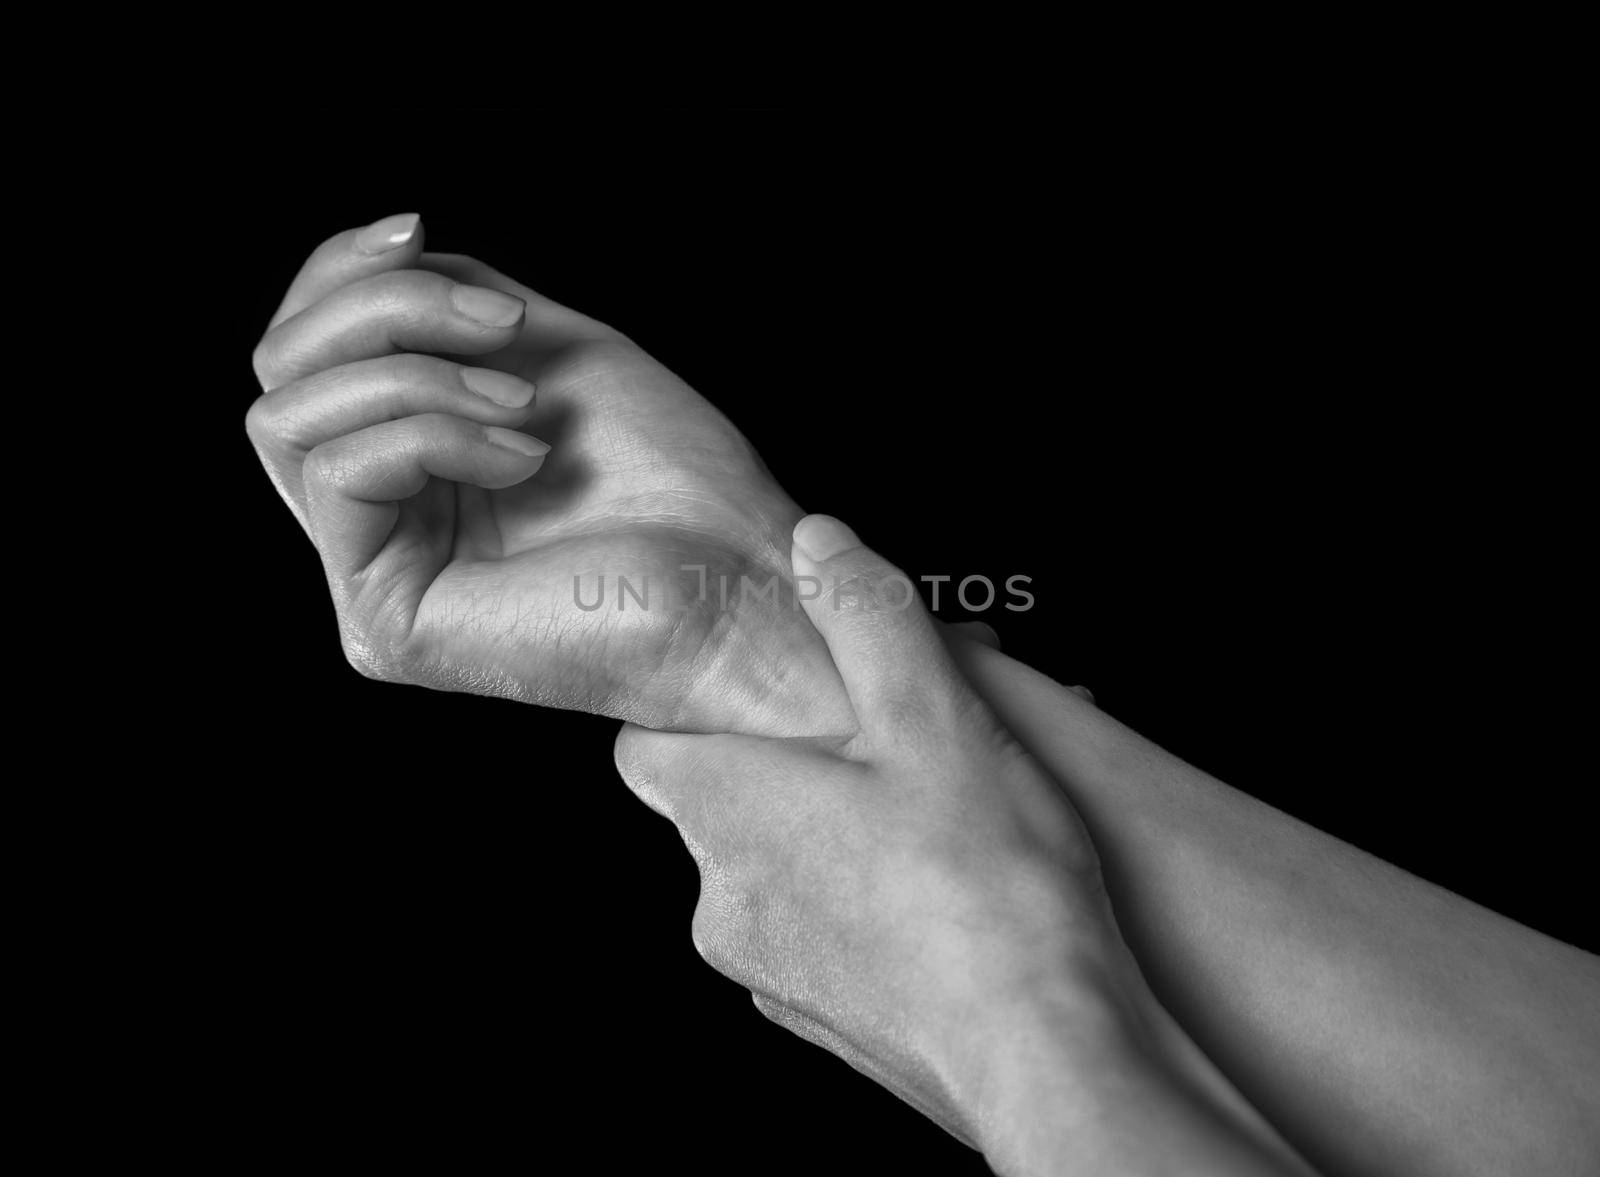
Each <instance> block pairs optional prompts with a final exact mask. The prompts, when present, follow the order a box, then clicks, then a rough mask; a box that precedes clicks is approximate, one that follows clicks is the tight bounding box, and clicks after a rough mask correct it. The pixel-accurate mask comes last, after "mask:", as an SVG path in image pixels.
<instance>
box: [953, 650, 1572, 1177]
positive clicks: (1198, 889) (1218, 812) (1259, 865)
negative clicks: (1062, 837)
mask: <svg viewBox="0 0 1600 1177" xmlns="http://www.w3.org/2000/svg"><path fill="white" fill-rule="evenodd" d="M953 649H954V651H955V653H956V656H957V658H958V661H959V662H960V663H961V665H962V668H963V671H964V672H965V673H966V674H967V676H968V677H969V678H970V680H971V681H972V682H973V683H974V685H976V686H977V688H978V690H979V692H980V693H981V694H982V695H983V696H984V698H985V700H986V701H987V702H988V703H989V705H990V706H992V707H993V708H994V709H995V710H996V712H997V713H998V714H999V715H1000V718H1001V719H1002V721H1003V722H1004V723H1005V724H1006V725H1007V727H1009V728H1010V729H1011V731H1012V732H1014V733H1015V734H1016V735H1017V737H1018V738H1019V739H1020V740H1021V741H1022V742H1023V744H1024V745H1025V746H1027V747H1028V749H1029V750H1030V751H1031V752H1032V753H1033V754H1034V755H1035V756H1036V757H1038V758H1039V760H1040V761H1041V762H1042V763H1043V764H1044V765H1045V766H1046V767H1047V768H1048V769H1049V771H1050V772H1051V774H1052V775H1053V776H1054V777H1055V778H1056V779H1057V780H1059V781H1061V782H1062V783H1063V785H1064V786H1065V788H1066V790H1067V792H1068V795H1069V796H1070V797H1071V799H1072V802H1073V804H1074V806H1075V807H1076V808H1077V809H1078V810H1079V812H1080V813H1081V814H1082V815H1083V819H1084V822H1085V824H1086V825H1087V827H1088V829H1089V832H1090V834H1091V836H1092V837H1093V839H1094V842H1095V845H1096V846H1097V847H1098V848H1099V850H1100V854H1101V859H1102V862H1103V864H1104V869H1105V875H1106V886H1107V889H1108V890H1109V892H1110V894H1111V897H1112V901H1113V903H1114V904H1115V907H1116V911H1117V918H1118V921H1119V924H1120V926H1121V927H1122V929H1123V931H1124V933H1125V935H1126V936H1127V938H1128V941H1129V943H1130V945H1131V946H1132V948H1133V950H1134V953H1135V955H1136V956H1137V957H1138V959H1139V961H1140V963H1141V965H1142V966H1143V969H1144V971H1145V974H1146V975H1147V976H1148V977H1149V979H1150V983H1151V985H1152V986H1153V988H1154V989H1155V991H1156V993H1157V994H1158V995H1159V996H1160V998H1161V1000H1162V1001H1163V1002H1164V1003H1165V1005H1166V1006H1167V1007H1168V1008H1169V1009H1171V1010H1172V1012H1173V1013H1174V1014H1175V1015H1176V1016H1177V1017H1178V1018H1179V1020H1181V1021H1182V1023H1183V1024H1184V1026H1185V1027H1186V1028H1187V1029H1188V1030H1189V1031H1190V1033H1192V1034H1193V1035H1194V1037H1195V1039H1196V1041H1198V1042H1199V1043H1200V1045H1201V1046H1202V1047H1203V1048H1204V1049H1205V1050H1206V1051H1207V1053H1208V1054H1209V1055H1210V1056H1211V1057H1212V1058H1214V1059H1215V1060H1216V1061H1217V1063H1218V1064H1219V1065H1220V1066H1221V1067H1222V1068H1223V1070H1224V1071H1226V1072H1227V1074H1228V1075H1229V1076H1230V1078H1232V1079H1233V1080H1234V1082H1236V1083H1237V1084H1238V1086H1239V1088H1240V1090H1241V1091H1243V1092H1244V1094H1245V1095H1246V1096H1247V1097H1248V1098H1250V1099H1251V1100H1252V1102H1254V1103H1255V1104H1256V1106H1258V1107H1260V1108H1261V1110H1262V1111H1263V1112H1264V1113H1265V1114H1266V1115H1267V1116H1268V1118H1269V1119H1271V1120H1272V1121H1273V1123H1274V1124H1276V1125H1277V1126H1278V1127H1279V1128H1280V1129H1281V1130H1282V1131H1283V1132H1284V1134H1285V1136H1286V1137H1288V1139H1289V1140H1291V1141H1292V1142H1294V1144H1295V1145H1296V1146H1297V1147H1298V1148H1299V1149H1300V1150H1301V1151H1302V1152H1303V1153H1304V1154H1305V1155H1306V1156H1307V1157H1309V1158H1310V1159H1311V1160H1312V1161H1314V1162H1315V1163H1317V1164H1318V1165H1319V1166H1321V1167H1323V1168H1325V1169H1326V1170H1327V1171H1329V1172H1332V1173H1384V1174H1390V1173H1392V1174H1397V1175H1398V1174H1406V1175H1427V1174H1441V1175H1442V1174H1464V1173H1511V1172H1515V1173H1525V1174H1543V1173H1551V1174H1556V1173H1560V1174H1566V1173H1571V1174H1577V1173H1583V1172H1593V1171H1594V1167H1595V1166H1596V1164H1597V1163H1600V1085H1597V1083H1596V1078H1595V1077H1596V1076H1597V1075H1600V960H1597V959H1596V958H1595V957H1593V956H1591V955H1589V954H1587V953H1584V952H1581V951H1579V950H1577V949H1575V948H1572V947H1569V946H1568V945H1565V944H1561V943H1559V942H1557V941H1554V940H1551V939H1550V938H1548V937H1546V936H1543V935H1540V934H1539V933H1537V932H1534V931H1531V930H1529V929H1527V928H1524V927H1522V926H1520V925H1518V924H1516V923H1513V922H1512V921H1510V920H1507V919H1504V918H1502V917H1500V916H1497V915H1495V914H1493V913H1492V912H1489V911H1485V910H1484V909H1483V908H1481V907H1478V906H1476V905H1475V904H1472V903H1469V902H1467V901H1466V900H1464V899H1461V898H1459V897H1457V896H1455V895H1452V894H1450V893H1448V892H1446V891H1444V890H1442V889H1440V888H1438V887H1435V886H1433V885H1431V884H1429V883H1426V882H1423V881H1422V880H1420V879H1417V878H1414V877H1413V876H1411V875H1408V874H1406V873H1405V872H1404V871H1401V870H1398V869H1396V868H1394V867H1392V866H1389V865H1388V864H1387V863H1384V862H1380V861H1379V860H1377V859H1375V858H1373V857H1371V856H1370V855H1367V854H1364V853H1362V852H1361V851H1359V850H1356V849H1355V848H1353V847H1351V846H1348V845H1346V844H1344V843H1343V842H1340V841H1338V840H1337V839H1335V838H1331V837H1328V836H1327V835H1325V834H1321V833H1319V832H1318V831H1316V830H1314V829H1311V828H1310V827H1308V826H1306V825H1304V824H1303V823H1301V822H1298V821H1296V820H1294V819H1293V818H1291V817H1289V816H1287V815H1285V814H1283V813H1281V812H1279V811H1277V810H1275V809H1273V808H1271V807H1270V806H1267V805H1264V804H1262V803H1260V802H1258V801H1255V800H1253V799H1252V798H1250V797H1247V796H1245V795H1243V794H1241V793H1239V792H1236V791H1235V790H1232V789H1230V788H1228V787H1227V786H1225V785H1223V784H1222V783H1220V782H1218V781H1216V780H1214V779H1212V778H1211V777H1208V776H1206V775H1205V774H1204V773H1202V772H1199V771H1197V770H1196V769H1194V768H1191V767H1190V766H1189V765H1187V764H1184V763H1183V762H1182V761H1180V760H1178V759H1177V758H1176V757H1173V756H1171V755H1169V754H1168V753H1166V752H1164V751H1162V750H1161V749H1160V748H1157V747H1156V746H1154V745H1153V744H1151V743H1150V742H1149V741H1147V740H1144V739H1142V738H1141V737H1139V736H1138V735H1136V734H1135V733H1133V732H1131V731H1129V730H1128V729H1127V728H1125V727H1123V726H1122V725H1121V724H1119V723H1117V722H1116V721H1115V720H1113V719H1111V718H1110V717H1109V716H1107V715H1105V714H1104V713H1103V712H1101V711H1099V710H1098V709H1096V708H1095V707H1094V706H1092V705H1091V704H1089V703H1087V702H1085V701H1084V700H1083V699H1081V698H1080V697H1079V696H1078V695H1076V694H1074V693H1073V692H1072V691H1070V690H1068V689H1067V688H1065V687H1062V686H1061V685H1059V684H1057V683H1055V682H1052V681H1051V680H1049V679H1048V678H1046V677H1045V676H1043V675H1041V674H1038V673H1037V672H1035V671H1033V670H1030V669H1029V668H1027V667H1026V666H1023V665H1022V664H1021V663H1018V662H1016V661H1015V660H1013V659H1010V658H1007V657H1006V656H1004V655H1003V654H1000V653H998V652H997V651H995V650H992V649H988V648H985V647H982V646H979V645H976V644H974V643H970V642H961V643H957V644H954V645H953ZM1486 852H1487V853H1491V854H1492V849H1490V848H1486Z"/></svg>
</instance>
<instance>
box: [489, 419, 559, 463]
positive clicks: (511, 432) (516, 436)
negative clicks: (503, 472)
mask: <svg viewBox="0 0 1600 1177" xmlns="http://www.w3.org/2000/svg"><path fill="white" fill-rule="evenodd" d="M484 432H485V433H486V434H488V435H489V440H490V441H492V442H494V444H495V445H498V446H503V447H504V448H505V449H508V450H515V451H516V452H517V453H519V454H521V455H523V457H527V458H542V457H544V456H545V455H546V454H548V453H549V452H550V447H549V446H547V445H545V443H544V442H542V441H540V440H539V439H538V438H537V437H529V436H528V435H527V434H526V433H518V432H517V431H516V430H515V429H501V428H500V426H498V425H490V426H489V427H488V428H487V429H485V430H484Z"/></svg>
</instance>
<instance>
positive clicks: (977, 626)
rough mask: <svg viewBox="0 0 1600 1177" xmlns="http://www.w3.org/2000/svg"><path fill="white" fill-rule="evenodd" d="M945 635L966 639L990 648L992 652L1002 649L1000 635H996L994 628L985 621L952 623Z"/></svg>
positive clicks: (946, 627) (947, 626)
mask: <svg viewBox="0 0 1600 1177" xmlns="http://www.w3.org/2000/svg"><path fill="white" fill-rule="evenodd" d="M944 631H945V633H947V634H949V635H951V636H953V637H957V638H965V639H966V640H967V641H969V642H977V643H978V644H979V645H980V646H988V647H989V648H990V649H991V650H998V649H999V648H1000V635H999V634H997V633H995V631H994V626H992V625H990V624H988V623H987V622H983V621H952V622H950V623H949V624H948V625H946V626H945V627H944Z"/></svg>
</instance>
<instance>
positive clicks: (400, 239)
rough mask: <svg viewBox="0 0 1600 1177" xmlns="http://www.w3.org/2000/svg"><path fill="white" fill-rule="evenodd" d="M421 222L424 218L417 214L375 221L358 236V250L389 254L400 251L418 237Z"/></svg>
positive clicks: (405, 214)
mask: <svg viewBox="0 0 1600 1177" xmlns="http://www.w3.org/2000/svg"><path fill="white" fill-rule="evenodd" d="M421 221H422V218H421V217H419V216H418V215H417V214H416V213H401V214H400V215H399V216H394V217H384V218H383V220H381V221H373V222H372V224H370V225H368V226H367V227H366V228H365V229H363V230H361V232H359V233H357V234H356V248H357V249H359V250H360V251H361V252H362V253H388V252H389V251H390V250H391V249H399V248H400V247H401V246H402V245H404V244H405V243H406V242H407V241H410V240H411V239H412V238H413V237H415V236H416V234H417V225H418V224H420V223H421Z"/></svg>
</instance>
